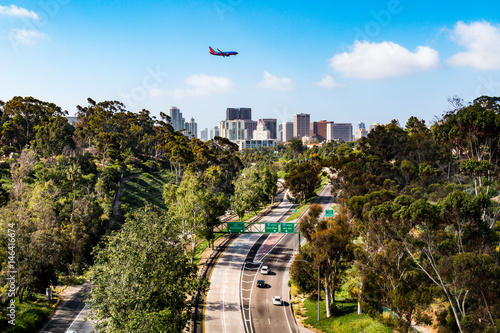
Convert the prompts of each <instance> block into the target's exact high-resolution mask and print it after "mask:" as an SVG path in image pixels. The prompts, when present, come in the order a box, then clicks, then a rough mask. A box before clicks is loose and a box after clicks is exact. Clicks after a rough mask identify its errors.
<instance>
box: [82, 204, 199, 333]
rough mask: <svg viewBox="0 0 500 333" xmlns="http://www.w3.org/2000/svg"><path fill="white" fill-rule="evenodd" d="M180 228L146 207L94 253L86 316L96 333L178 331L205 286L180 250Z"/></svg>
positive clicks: (187, 319)
mask: <svg viewBox="0 0 500 333" xmlns="http://www.w3.org/2000/svg"><path fill="white" fill-rule="evenodd" d="M180 234H181V230H180V229H179V228H178V227H176V225H175V224H173V225H172V224H171V223H170V222H169V219H168V218H167V217H166V216H165V215H160V214H158V213H155V212H154V211H152V209H151V208H149V207H147V208H145V209H142V210H140V211H138V212H136V213H134V214H133V215H132V216H130V217H129V218H128V219H127V220H126V222H125V224H124V225H123V227H122V229H121V230H120V231H118V232H115V233H113V234H111V235H109V236H108V237H106V241H105V243H104V245H103V246H101V247H100V248H97V249H96V250H95V258H96V259H95V264H94V266H93V267H92V269H91V276H90V281H91V283H92V290H91V292H90V299H89V301H90V303H91V304H92V313H91V318H92V319H93V320H94V322H95V323H96V328H97V329H98V330H99V331H100V332H182V331H183V330H184V329H185V328H186V327H187V325H188V323H189V320H190V319H191V317H192V315H191V313H192V311H191V310H192V308H193V307H194V306H196V305H197V302H199V299H198V297H197V296H196V295H197V294H198V293H199V292H200V294H203V293H204V291H206V289H207V288H208V281H207V280H206V279H205V278H200V277H198V275H197V272H198V269H197V266H196V265H195V264H192V263H191V262H190V260H189V259H188V258H187V257H186V256H185V255H184V254H183V250H182V248H181V247H180V246H179V242H180V238H179V236H180Z"/></svg>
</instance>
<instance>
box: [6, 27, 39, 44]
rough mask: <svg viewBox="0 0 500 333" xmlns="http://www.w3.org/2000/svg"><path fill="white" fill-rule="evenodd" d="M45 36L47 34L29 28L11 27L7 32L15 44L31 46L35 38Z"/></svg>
mask: <svg viewBox="0 0 500 333" xmlns="http://www.w3.org/2000/svg"><path fill="white" fill-rule="evenodd" d="M45 37H47V35H46V34H44V33H43V32H40V31H36V30H29V29H12V30H11V31H10V34H9V39H10V41H11V43H12V44H13V45H16V46H17V45H24V46H31V45H33V44H34V43H35V41H36V40H37V39H41V38H45Z"/></svg>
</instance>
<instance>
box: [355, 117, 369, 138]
mask: <svg viewBox="0 0 500 333" xmlns="http://www.w3.org/2000/svg"><path fill="white" fill-rule="evenodd" d="M367 135H368V131H367V130H366V127H365V123H363V122H361V121H358V124H357V125H356V133H355V134H354V139H355V140H359V139H361V138H362V137H365V136H367Z"/></svg>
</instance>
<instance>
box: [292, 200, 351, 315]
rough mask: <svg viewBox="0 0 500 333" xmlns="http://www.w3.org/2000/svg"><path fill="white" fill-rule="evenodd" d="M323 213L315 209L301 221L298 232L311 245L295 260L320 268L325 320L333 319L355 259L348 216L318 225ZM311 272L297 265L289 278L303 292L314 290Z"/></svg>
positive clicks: (338, 215) (294, 265) (339, 216)
mask: <svg viewBox="0 0 500 333" xmlns="http://www.w3.org/2000/svg"><path fill="white" fill-rule="evenodd" d="M321 211H322V208H321V206H320V205H312V206H311V208H310V212H309V215H308V216H307V218H303V219H302V220H301V222H300V226H299V228H300V231H301V232H303V231H304V232H305V234H304V235H305V237H306V238H307V239H308V243H307V245H306V246H304V247H303V248H301V251H300V253H299V254H298V255H297V256H296V257H295V258H296V259H300V260H306V261H309V262H311V263H313V264H315V265H316V266H319V268H320V279H321V281H322V286H323V289H324V292H325V301H326V316H327V317H330V316H331V304H334V303H335V291H336V290H337V289H338V288H339V287H340V286H341V284H342V275H343V274H344V273H345V271H346V269H347V268H348V267H349V266H350V265H351V262H352V260H353V258H354V257H353V254H354V252H353V251H354V246H353V244H352V238H353V237H352V233H351V228H350V226H349V223H348V221H347V217H346V215H344V214H337V215H336V216H335V217H334V218H333V219H329V220H327V219H323V220H322V221H318V217H319V214H320V213H321ZM306 272H307V273H306ZM309 272H311V270H310V267H307V264H305V263H302V262H298V261H297V262H294V264H292V266H291V268H290V275H291V276H292V278H293V279H294V281H295V282H297V283H298V285H299V287H300V288H301V289H302V290H304V291H311V290H313V289H314V284H315V282H314V281H315V279H317V275H316V274H313V273H309ZM317 292H318V293H319V292H320V290H318V291H317Z"/></svg>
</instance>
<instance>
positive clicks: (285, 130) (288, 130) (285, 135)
mask: <svg viewBox="0 0 500 333" xmlns="http://www.w3.org/2000/svg"><path fill="white" fill-rule="evenodd" d="M292 138H293V122H291V121H286V122H284V123H282V124H281V135H280V139H281V141H283V142H287V141H290V140H292Z"/></svg>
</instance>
